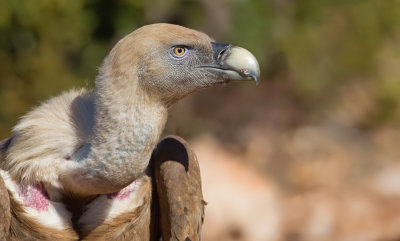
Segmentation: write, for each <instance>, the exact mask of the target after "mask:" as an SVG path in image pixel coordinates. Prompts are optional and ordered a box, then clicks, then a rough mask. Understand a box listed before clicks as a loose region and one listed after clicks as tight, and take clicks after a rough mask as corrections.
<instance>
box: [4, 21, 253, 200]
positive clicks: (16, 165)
mask: <svg viewBox="0 0 400 241" xmlns="http://www.w3.org/2000/svg"><path fill="white" fill-rule="evenodd" d="M258 77H259V66H258V63H257V60H256V59H255V57H254V56H253V55H252V54H251V53H250V52H249V51H247V50H245V49H243V48H240V47H235V46H233V45H230V44H224V43H216V42H214V40H213V39H211V38H210V37H208V36H207V35H206V34H204V33H201V32H198V31H195V30H192V29H188V28H185V27H181V26H177V25H172V24H152V25H147V26H144V27H141V28H139V29H137V30H136V31H134V32H132V33H131V34H129V35H127V36H126V37H124V38H123V39H122V40H120V41H119V42H118V43H117V44H116V45H115V47H114V48H113V49H112V50H111V52H110V54H109V55H108V56H107V57H106V58H105V60H104V63H103V65H102V66H101V68H100V71H99V75H98V77H97V78H96V82H95V88H94V90H86V89H83V90H74V91H70V92H65V93H63V94H61V95H60V96H58V97H54V98H52V99H50V100H48V101H47V102H45V103H43V104H42V105H40V106H39V107H37V108H35V109H34V110H32V111H31V112H29V113H28V114H27V115H26V116H25V117H23V118H22V119H21V121H20V122H19V123H18V125H17V126H16V127H15V128H14V137H13V139H12V141H11V144H10V145H9V147H8V150H7V154H6V158H5V160H3V161H2V163H1V168H2V169H3V170H6V171H7V172H8V173H9V174H10V176H12V177H13V178H15V179H16V180H18V182H23V183H27V184H42V185H41V186H43V187H45V189H46V192H47V193H48V194H49V196H50V197H51V198H52V199H57V197H59V196H62V195H63V193H71V194H74V195H77V196H90V195H97V194H106V193H112V192H116V191H118V190H121V188H124V187H126V186H128V185H129V184H130V183H132V182H133V181H134V180H136V179H137V178H138V177H140V176H141V175H143V173H144V172H145V170H146V168H147V166H148V163H149V160H150V157H151V153H152V150H153V149H154V147H155V145H156V144H157V142H158V141H159V137H160V135H161V133H162V130H163V128H164V124H165V121H166V118H167V110H168V108H169V107H170V106H171V105H172V104H174V103H175V102H177V101H178V100H179V99H181V98H183V97H185V96H187V95H189V94H191V93H193V92H195V91H196V90H199V89H203V88H207V87H211V86H213V85H217V84H221V83H226V82H229V81H231V80H254V81H256V83H257V81H258Z"/></svg>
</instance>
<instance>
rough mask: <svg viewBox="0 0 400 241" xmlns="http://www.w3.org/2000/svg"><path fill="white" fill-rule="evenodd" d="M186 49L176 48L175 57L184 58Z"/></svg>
mask: <svg viewBox="0 0 400 241" xmlns="http://www.w3.org/2000/svg"><path fill="white" fill-rule="evenodd" d="M185 51H186V49H185V48H184V47H179V46H178V47H175V48H174V55H175V56H177V57H182V56H183V55H184V54H185Z"/></svg>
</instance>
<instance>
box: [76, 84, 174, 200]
mask: <svg viewBox="0 0 400 241" xmlns="http://www.w3.org/2000/svg"><path fill="white" fill-rule="evenodd" d="M96 84H97V85H96V89H95V97H94V98H95V105H96V111H95V122H96V123H95V126H94V128H93V132H92V136H91V138H90V143H89V144H88V147H87V149H88V152H87V156H86V157H85V158H83V159H82V160H81V161H79V160H78V161H77V162H75V163H74V165H75V166H74V168H73V169H72V173H71V171H70V173H71V174H72V175H71V176H70V178H68V182H69V183H70V184H69V186H72V187H73V190H77V191H78V192H79V193H84V194H100V193H110V192H115V191H117V190H120V189H121V188H123V187H125V186H126V185H128V184H129V183H131V182H132V181H134V180H135V179H136V178H137V177H139V176H140V175H142V174H143V172H144V171H145V169H146V168H147V166H148V163H149V160H150V157H151V153H152V151H153V149H154V147H155V145H156V143H157V141H158V139H159V137H160V134H161V132H162V130H163V128H164V125H165V121H166V118H167V109H166V107H165V106H163V105H161V104H160V103H159V102H158V103H157V102H155V101H153V100H152V99H151V98H150V96H148V95H146V94H145V92H144V91H140V90H139V88H138V87H137V86H132V83H130V84H131V86H130V87H129V88H116V87H115V86H111V85H112V83H110V82H108V81H107V82H105V81H103V82H100V83H96ZM76 185H78V187H79V188H78V189H77V186H76Z"/></svg>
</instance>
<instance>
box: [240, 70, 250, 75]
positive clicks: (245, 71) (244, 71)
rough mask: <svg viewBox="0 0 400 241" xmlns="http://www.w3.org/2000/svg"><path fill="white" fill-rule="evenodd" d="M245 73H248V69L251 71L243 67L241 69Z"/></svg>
mask: <svg viewBox="0 0 400 241" xmlns="http://www.w3.org/2000/svg"><path fill="white" fill-rule="evenodd" d="M240 71H241V72H242V73H243V74H245V73H247V71H249V69H241V70H240Z"/></svg>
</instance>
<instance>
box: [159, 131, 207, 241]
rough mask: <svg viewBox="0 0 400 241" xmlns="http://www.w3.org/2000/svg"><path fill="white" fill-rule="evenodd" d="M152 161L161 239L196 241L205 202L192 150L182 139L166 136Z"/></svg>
mask: <svg viewBox="0 0 400 241" xmlns="http://www.w3.org/2000/svg"><path fill="white" fill-rule="evenodd" d="M153 161H154V164H155V168H154V170H155V183H156V186H157V187H156V189H157V196H158V203H159V211H160V218H161V220H160V228H161V235H162V238H163V240H174V241H175V240H176V241H178V240H179V241H189V240H190V241H199V240H200V239H201V226H202V224H203V216H204V205H205V202H204V201H203V194H202V190H201V178H200V168H199V164H198V162H197V158H196V156H195V154H194V152H193V151H192V149H191V148H190V146H189V145H188V143H187V142H186V141H184V140H183V139H182V138H180V137H177V136H169V137H166V138H165V139H163V140H162V141H161V142H160V143H159V144H158V146H157V148H156V150H155V151H154V154H153Z"/></svg>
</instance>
